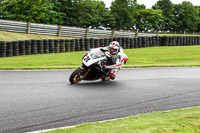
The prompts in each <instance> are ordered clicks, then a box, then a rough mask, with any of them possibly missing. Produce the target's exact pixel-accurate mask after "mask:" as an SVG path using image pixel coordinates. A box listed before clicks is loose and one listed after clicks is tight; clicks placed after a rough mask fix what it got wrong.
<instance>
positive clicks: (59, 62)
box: [0, 46, 200, 70]
mask: <svg viewBox="0 0 200 133" xmlns="http://www.w3.org/2000/svg"><path fill="white" fill-rule="evenodd" d="M84 53H85V51H81V52H68V53H54V54H41V55H25V56H16V57H6V58H0V69H3V70H13V69H70V68H77V67H78V66H80V65H81V58H82V55H83V54H84ZM125 53H126V54H127V55H128V56H129V60H128V62H127V65H124V66H123V67H124V68H132V67H193V66H200V46H172V47H149V48H139V49H125Z"/></svg>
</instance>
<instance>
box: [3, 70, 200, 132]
mask: <svg viewBox="0 0 200 133" xmlns="http://www.w3.org/2000/svg"><path fill="white" fill-rule="evenodd" d="M72 71H73V70H36V71H34V70H32V71H29V70H28V71H0V132H2V133H7V132H9V133H14V132H16V133H21V132H30V131H37V130H43V129H50V128H56V127H63V126H71V125H76V124H80V123H85V122H94V121H102V120H108V119H114V118H119V117H126V116H131V115H136V114H140V113H148V112H152V111H163V110H170V109H177V108H186V107H191V106H200V82H199V81H200V67H193V68H135V69H122V70H121V71H120V72H119V74H118V76H117V78H116V80H114V81H110V82H102V81H100V80H99V81H92V82H81V83H80V84H78V85H71V84H70V83H69V76H70V74H71V73H72Z"/></svg>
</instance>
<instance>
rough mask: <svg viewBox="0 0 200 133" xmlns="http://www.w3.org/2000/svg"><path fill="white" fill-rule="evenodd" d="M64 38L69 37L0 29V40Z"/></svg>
mask: <svg viewBox="0 0 200 133" xmlns="http://www.w3.org/2000/svg"><path fill="white" fill-rule="evenodd" d="M64 38H69V37H57V36H47V35H37V34H24V33H14V32H6V31H0V41H16V40H32V39H34V40H36V39H64ZM71 38H72V37H71Z"/></svg>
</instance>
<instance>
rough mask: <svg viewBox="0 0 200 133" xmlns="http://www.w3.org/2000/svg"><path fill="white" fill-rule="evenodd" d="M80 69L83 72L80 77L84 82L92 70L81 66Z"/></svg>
mask: <svg viewBox="0 0 200 133" xmlns="http://www.w3.org/2000/svg"><path fill="white" fill-rule="evenodd" d="M80 69H81V70H83V73H82V74H81V75H80V79H81V80H83V79H84V78H85V77H86V76H87V74H88V73H89V72H90V70H91V69H90V68H89V69H87V68H84V67H83V66H80Z"/></svg>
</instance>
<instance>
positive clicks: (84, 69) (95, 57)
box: [69, 48, 110, 84]
mask: <svg viewBox="0 0 200 133" xmlns="http://www.w3.org/2000/svg"><path fill="white" fill-rule="evenodd" d="M108 64H109V59H108V57H107V55H106V54H105V52H104V51H103V50H102V49H100V48H96V49H92V50H90V51H88V52H86V53H85V54H84V55H83V57H82V65H81V66H80V67H79V68H77V69H76V70H75V71H74V72H73V73H72V74H71V76H70V78H69V81H70V82H71V83H72V84H77V83H79V82H80V81H81V80H97V79H102V80H103V81H108V80H110V79H109V78H106V76H107V74H108V73H109V69H105V67H104V66H107V65H108Z"/></svg>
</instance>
